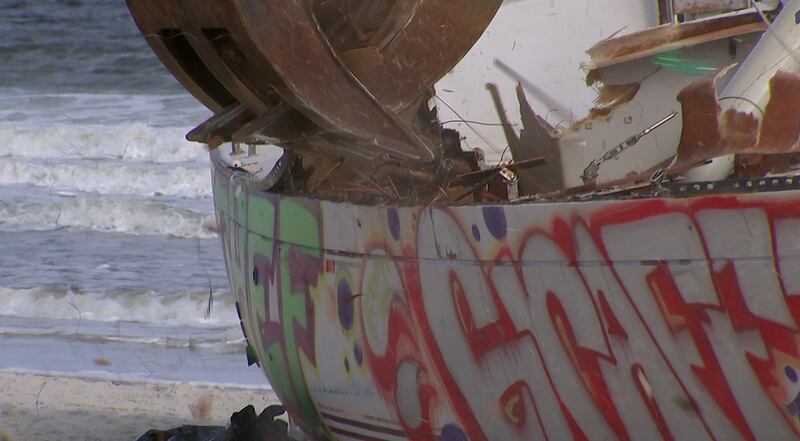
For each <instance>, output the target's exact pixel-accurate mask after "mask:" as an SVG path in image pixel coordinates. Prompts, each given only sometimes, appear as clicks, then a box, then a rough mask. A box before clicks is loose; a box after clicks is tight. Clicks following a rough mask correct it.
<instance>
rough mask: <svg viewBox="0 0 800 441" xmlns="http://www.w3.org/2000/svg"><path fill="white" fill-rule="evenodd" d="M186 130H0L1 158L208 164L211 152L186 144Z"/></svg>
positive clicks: (69, 126) (142, 125) (9, 127)
mask: <svg viewBox="0 0 800 441" xmlns="http://www.w3.org/2000/svg"><path fill="white" fill-rule="evenodd" d="M186 131H187V129H186V128H176V127H155V126H152V125H149V124H145V123H141V122H137V123H129V124H126V123H119V124H103V125H100V124H85V125H78V124H62V125H55V126H44V127H42V126H36V127H25V126H18V125H15V124H8V123H7V124H3V125H2V126H0V140H2V142H0V156H11V157H22V158H44V159H52V158H62V159H119V160H139V161H147V162H155V163H174V162H195V161H204V162H205V161H207V160H208V152H207V151H206V150H205V149H204V148H203V146H201V145H200V144H197V143H192V142H189V141H186V139H185V138H184V135H185V133H186Z"/></svg>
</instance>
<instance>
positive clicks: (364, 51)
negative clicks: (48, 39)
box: [128, 0, 502, 162]
mask: <svg viewBox="0 0 800 441" xmlns="http://www.w3.org/2000/svg"><path fill="white" fill-rule="evenodd" d="M128 3H129V7H130V9H131V12H132V13H133V14H134V16H135V17H136V19H137V23H138V24H139V26H140V28H141V30H142V32H143V33H144V34H145V35H146V36H147V37H148V41H150V43H151V46H153V48H154V49H155V50H156V53H157V54H158V55H159V57H160V58H161V59H162V60H163V61H164V63H165V64H166V65H167V66H168V67H169V68H170V70H171V71H172V72H173V74H175V76H176V77H178V78H179V80H181V82H182V83H183V84H184V86H186V87H187V89H189V90H190V91H191V92H192V93H193V94H194V95H195V96H197V97H198V98H199V99H200V100H201V101H203V102H204V103H205V104H206V105H207V106H208V107H210V108H212V110H214V111H215V112H220V111H222V110H223V109H224V108H230V107H231V106H234V105H236V104H237V103H240V104H242V105H243V106H244V107H246V108H247V109H248V110H249V111H251V112H253V113H254V114H255V115H256V116H259V117H262V116H264V117H265V119H264V120H265V121H269V120H270V117H269V116H268V114H269V113H270V112H272V111H273V110H274V109H275V108H276V106H277V105H279V104H280V103H281V102H285V103H288V104H289V105H291V106H292V107H293V108H294V109H296V110H297V111H299V112H300V113H301V114H302V115H304V117H305V118H307V119H308V120H310V122H312V123H313V124H315V125H317V126H318V127H319V129H320V130H321V131H322V132H328V133H329V134H330V135H333V136H334V138H337V139H338V140H335V141H331V139H330V138H328V139H327V141H325V142H322V143H321V144H320V145H319V146H318V147H321V146H322V145H323V144H327V143H331V142H332V148H333V149H334V150H340V151H348V150H353V149H358V150H362V151H361V153H360V156H362V157H370V156H371V157H373V158H378V157H381V158H384V159H395V160H407V161H408V160H410V161H416V162H433V160H434V159H435V158H436V157H437V156H439V155H440V154H441V152H440V140H438V139H437V138H436V137H435V136H433V137H432V136H429V135H428V134H426V132H427V131H426V130H425V129H426V128H423V127H419V128H418V127H417V126H416V119H414V117H413V115H414V108H413V107H412V106H414V105H418V104H419V103H420V99H421V98H423V95H424V93H425V92H426V91H429V90H430V88H431V86H432V85H433V83H434V82H436V81H437V80H438V79H439V78H440V77H441V76H442V75H444V74H445V73H446V72H447V71H448V70H449V69H450V68H451V67H452V66H453V65H454V64H455V63H456V62H457V61H458V60H459V59H460V58H461V57H463V56H464V54H466V52H467V51H468V50H469V48H470V47H471V46H472V45H473V44H474V42H475V41H476V40H477V39H478V38H479V37H480V35H481V33H482V32H483V30H484V29H485V28H486V26H487V25H488V23H489V22H490V21H491V19H492V17H493V16H494V14H495V13H496V11H497V9H498V8H499V6H500V4H501V3H502V2H501V0H458V1H455V2H453V1H444V0H401V1H398V2H391V3H380V4H379V3H377V2H366V1H361V0H324V1H319V2H312V1H310V0H303V1H293V2H285V1H279V0H211V1H206V2H196V1H190V0H174V1H171V2H161V1H159V0H128ZM456 11H457V13H455V12H456ZM407 108H411V110H410V111H406V109H407ZM401 115H402V116H401ZM301 125H303V124H301ZM305 126H307V125H304V127H305ZM226 132H230V130H226ZM345 145H346V146H347V147H345ZM328 147H330V145H328Z"/></svg>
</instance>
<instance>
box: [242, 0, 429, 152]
mask: <svg viewBox="0 0 800 441" xmlns="http://www.w3.org/2000/svg"><path fill="white" fill-rule="evenodd" d="M232 2H233V4H234V5H235V7H236V9H237V11H238V12H239V14H240V16H241V19H242V23H243V27H244V28H245V29H246V30H247V32H248V35H249V37H250V38H251V40H252V41H253V42H254V43H255V44H256V46H257V47H258V49H259V51H260V53H261V56H262V57H263V58H265V59H266V60H268V61H269V63H270V64H271V65H272V67H273V68H274V69H275V72H276V73H277V74H278V75H279V76H280V77H281V79H282V80H283V82H284V84H285V85H286V87H287V88H288V89H289V91H290V92H291V93H292V94H293V95H294V96H296V97H297V98H298V101H299V102H300V104H301V105H302V106H303V108H302V109H300V110H301V111H302V112H303V113H305V114H306V115H307V116H308V117H309V118H311V119H312V120H313V121H314V122H316V123H317V124H319V125H320V126H322V127H324V128H325V129H327V130H330V131H331V132H334V133H345V134H349V135H353V136H355V137H357V138H359V139H362V140H372V143H373V145H374V147H375V148H378V149H382V150H384V151H385V152H386V153H391V154H394V155H396V156H400V157H404V158H408V159H414V160H418V161H430V160H433V159H434V158H435V151H434V147H432V145H431V144H430V143H428V142H426V141H425V140H423V139H422V137H421V136H420V135H418V134H417V133H415V132H414V131H413V129H412V128H411V125H410V124H409V123H406V122H404V121H402V120H400V118H399V117H398V116H397V115H395V114H393V113H392V112H390V111H389V110H388V109H387V108H386V106H384V105H383V104H381V103H380V102H379V101H377V100H376V99H375V97H374V96H373V95H372V94H371V93H370V91H369V90H367V89H366V88H365V87H364V85H363V84H361V83H360V82H359V81H358V80H357V79H356V78H355V77H354V76H353V75H352V73H351V72H350V70H349V69H347V67H346V66H345V65H344V63H343V62H342V61H341V59H339V57H338V56H337V55H336V53H335V52H334V51H333V49H332V47H331V46H330V44H329V43H328V40H327V39H326V38H325V36H324V34H323V33H322V32H321V30H320V28H319V26H318V25H317V23H316V21H315V20H314V18H313V16H311V15H310V14H309V10H308V8H307V4H306V3H305V2H284V1H280V0H233V1H232Z"/></svg>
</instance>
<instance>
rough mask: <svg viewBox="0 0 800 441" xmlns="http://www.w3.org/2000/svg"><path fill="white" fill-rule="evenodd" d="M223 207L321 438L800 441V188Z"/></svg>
mask: <svg viewBox="0 0 800 441" xmlns="http://www.w3.org/2000/svg"><path fill="white" fill-rule="evenodd" d="M214 188H215V198H216V203H217V215H218V218H219V222H220V225H221V227H222V228H221V229H222V234H221V236H222V242H223V248H224V252H225V253H224V254H225V257H226V262H227V267H228V271H229V276H230V282H231V285H232V287H233V291H234V293H235V295H236V299H237V301H238V303H239V307H240V310H241V312H242V319H243V325H244V326H243V328H244V330H245V332H246V334H247V338H248V340H249V342H250V344H251V345H253V347H254V348H255V349H256V351H257V353H258V357H259V360H260V362H261V366H262V367H263V368H264V371H265V373H266V374H267V376H268V377H269V378H270V380H271V382H272V384H273V386H274V387H275V389H276V392H278V394H279V395H280V397H281V399H282V400H283V401H284V402H285V403H286V404H287V406H288V408H289V410H290V412H291V415H292V417H293V418H294V420H295V421H297V422H299V423H300V424H301V425H302V427H303V428H304V429H305V430H306V431H307V432H308V433H311V434H313V436H315V437H316V438H317V439H339V440H357V439H377V440H398V439H409V440H440V439H441V440H453V441H455V440H459V441H460V440H472V441H479V440H530V439H546V440H563V439H620V440H628V439H632V440H638V439H664V440H678V439H680V440H684V439H697V440H700V439H716V440H733V439H797V438H798V437H800V333H799V332H798V324H800V239H798V238H800V193H797V192H786V193H770V194H767V193H762V194H752V195H742V196H715V197H704V198H697V199H655V200H652V199H651V200H647V199H643V200H636V201H602V202H586V203H577V204H576V203H571V204H534V205H520V206H506V207H501V206H497V207H459V208H454V207H450V208H446V207H430V208H379V207H360V206H354V205H350V204H339V203H333V202H320V201H314V200H308V199H302V198H293V197H279V196H276V195H268V194H264V193H261V194H255V193H249V192H248V191H246V189H244V188H242V187H241V186H239V185H238V184H237V183H236V182H235V181H232V180H231V177H230V175H227V174H226V172H225V171H224V170H223V169H218V170H217V171H216V176H215V186H214Z"/></svg>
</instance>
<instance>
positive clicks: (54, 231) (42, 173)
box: [0, 0, 267, 386]
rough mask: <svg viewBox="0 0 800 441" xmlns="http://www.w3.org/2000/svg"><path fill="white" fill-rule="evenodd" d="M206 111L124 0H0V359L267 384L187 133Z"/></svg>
mask: <svg viewBox="0 0 800 441" xmlns="http://www.w3.org/2000/svg"><path fill="white" fill-rule="evenodd" d="M209 116H210V113H209V112H208V111H207V110H206V109H205V108H203V107H202V106H201V105H199V104H198V103H197V102H196V101H195V100H194V99H193V98H192V97H191V96H189V95H188V94H187V93H186V92H184V90H183V89H182V88H181V87H180V86H179V85H178V84H177V82H176V81H175V80H174V79H173V78H172V77H171V75H169V73H168V72H167V71H166V70H165V69H164V68H163V67H162V66H161V64H160V63H159V62H158V60H157V59H156V57H155V56H154V55H153V54H152V52H151V51H150V49H149V48H148V47H147V44H146V43H145V41H144V39H143V38H142V37H141V35H140V34H139V32H138V30H137V29H136V26H135V24H134V23H133V20H132V19H131V17H130V16H129V14H128V11H127V8H126V6H125V2H124V1H123V0H3V1H0V370H23V371H37V372H41V371H46V372H57V373H63V374H66V375H86V376H102V377H110V378H140V379H152V380H167V381H173V380H175V381H199V382H211V383H235V384H247V385H263V386H266V385H267V383H266V380H265V379H264V377H263V376H262V374H261V373H260V371H259V370H258V369H257V368H255V367H248V366H247V364H246V360H245V355H244V350H245V344H244V340H243V339H242V336H241V331H240V329H239V325H238V319H237V317H236V314H235V312H234V307H233V302H232V296H231V294H230V292H229V290H228V284H227V279H226V276H225V267H224V262H223V259H222V252H221V249H220V246H219V241H218V238H217V235H216V232H215V229H216V226H215V222H214V216H213V201H212V198H211V176H210V170H209V163H208V156H207V153H206V152H205V150H204V149H203V147H202V146H200V145H197V144H193V143H189V142H187V141H185V140H184V134H185V133H186V132H187V131H189V130H190V129H191V128H192V127H194V126H195V125H197V124H199V123H200V122H202V121H204V120H205V119H206V118H208V117H209ZM209 305H210V308H209Z"/></svg>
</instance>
